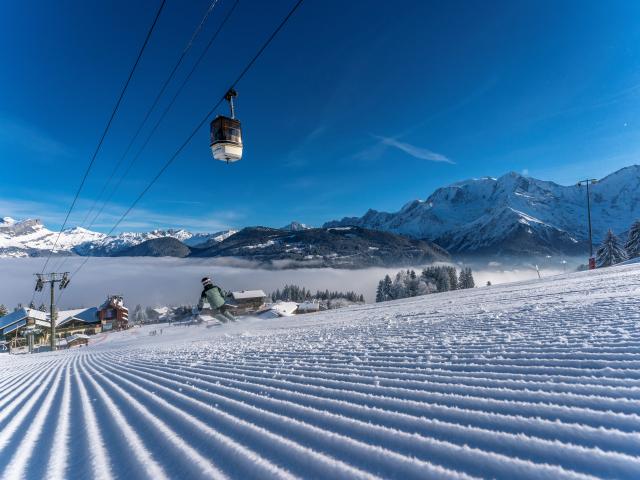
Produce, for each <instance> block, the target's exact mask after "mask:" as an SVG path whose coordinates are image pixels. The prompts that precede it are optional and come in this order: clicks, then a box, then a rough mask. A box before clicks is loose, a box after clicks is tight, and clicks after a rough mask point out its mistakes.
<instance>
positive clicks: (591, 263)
mask: <svg viewBox="0 0 640 480" xmlns="http://www.w3.org/2000/svg"><path fill="white" fill-rule="evenodd" d="M595 183H598V180H597V179H595V178H587V179H586V180H580V181H579V182H578V187H582V184H585V185H586V186H587V219H588V222H589V270H593V269H594V268H596V259H595V258H593V233H592V231H591V196H590V195H589V185H593V184H595Z"/></svg>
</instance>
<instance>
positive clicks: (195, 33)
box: [56, 0, 239, 270]
mask: <svg viewBox="0 0 640 480" xmlns="http://www.w3.org/2000/svg"><path fill="white" fill-rule="evenodd" d="M238 1H239V0H236V2H235V4H234V6H233V8H232V9H231V11H233V9H234V8H235V5H236V4H237V3H238ZM218 2H219V0H212V2H211V4H210V5H209V7H208V8H207V11H206V12H205V14H204V16H203V17H202V19H201V20H200V23H199V24H198V25H197V26H196V28H195V30H194V31H193V33H192V34H191V38H190V39H189V41H188V42H187V44H186V45H185V47H184V49H183V50H182V53H181V54H180V56H179V57H178V60H177V62H176V63H175V65H174V66H173V68H172V70H171V72H170V73H169V76H168V77H167V78H166V79H165V81H164V83H163V85H162V87H161V88H160V91H159V92H158V94H157V95H156V98H155V100H154V101H153V103H152V105H151V106H150V107H149V109H148V110H147V113H146V115H145V116H144V118H143V120H142V122H141V123H140V125H139V126H138V129H137V130H136V132H135V134H134V135H133V137H132V138H131V141H130V142H129V145H128V146H127V148H126V149H125V151H124V153H123V154H122V156H121V157H120V159H119V160H118V162H116V165H115V166H114V168H113V170H112V171H111V175H110V176H109V178H108V179H107V180H106V182H104V184H103V185H102V189H101V190H100V193H99V194H98V196H97V197H96V199H95V200H94V201H93V204H92V205H91V208H90V209H89V210H88V211H87V214H86V215H85V217H84V219H83V220H82V223H81V225H83V226H84V225H86V223H87V220H88V219H89V216H90V215H91V214H92V213H93V212H94V210H95V209H96V206H97V204H98V202H99V201H100V200H102V196H103V195H104V193H105V192H106V190H107V187H108V186H109V184H110V183H111V181H112V180H113V178H114V177H115V174H116V172H117V171H118V169H119V168H120V165H121V164H122V162H123V161H124V159H125V158H126V156H127V155H128V153H129V151H130V150H131V147H132V146H133V144H134V142H135V141H136V140H137V139H138V135H139V134H140V132H141V131H142V128H143V127H144V125H145V124H146V122H147V120H148V119H149V117H150V116H151V113H152V112H153V110H154V109H155V107H156V106H157V105H158V102H159V100H160V98H161V97H162V95H163V94H164V92H165V90H166V88H167V86H168V85H169V83H170V82H171V80H172V79H173V77H174V76H175V74H176V72H177V71H178V68H179V67H180V65H181V64H182V61H183V60H184V58H185V57H186V55H187V53H189V51H190V50H191V47H192V46H193V42H194V41H195V39H196V37H197V36H198V35H199V34H200V31H201V30H202V27H203V26H204V24H205V23H206V21H207V19H208V18H209V15H210V14H211V12H212V11H213V9H214V8H215V6H216V5H217V3H218ZM227 18H228V15H227ZM224 23H226V18H225V22H223V24H224ZM219 30H220V29H218V31H219ZM216 35H217V32H216ZM214 37H215V35H214ZM211 43H212V42H211V41H210V42H209V46H210V45H211ZM207 48H208V47H207ZM183 87H184V83H183V85H182V87H181V88H183ZM174 101H175V97H174ZM172 103H173V101H172ZM161 118H164V114H163V116H162V117H161ZM155 128H157V125H156V127H154V129H153V130H152V131H155ZM148 141H149V139H147V141H146V142H145V145H146V143H147V142H148ZM139 155H140V152H139V153H138V155H136V158H137V157H138V156H139ZM129 170H130V167H127V169H126V171H125V173H124V174H123V176H122V177H121V178H120V180H119V181H118V183H117V185H116V186H115V187H114V189H113V191H112V193H111V194H110V195H109V197H108V198H107V200H105V202H104V203H103V204H102V207H101V208H100V210H99V211H98V213H97V214H96V215H95V216H94V217H93V220H92V221H91V223H90V224H89V225H86V227H85V228H86V229H87V230H88V229H90V228H91V227H92V226H93V225H94V223H95V222H96V220H97V218H98V217H99V216H100V214H102V212H103V211H104V208H105V207H106V205H107V204H108V203H109V201H110V200H111V198H112V197H113V192H115V191H117V190H118V188H119V187H120V184H121V183H122V180H123V179H124V178H125V177H126V175H127V173H128V172H129ZM87 233H88V232H87V231H84V232H82V235H81V236H80V240H79V244H80V243H82V240H84V238H85V237H86V235H87ZM67 260H68V257H65V258H64V259H63V260H62V262H61V263H60V265H58V266H57V267H56V269H57V270H60V269H61V268H62V266H64V264H65V263H66V262H67Z"/></svg>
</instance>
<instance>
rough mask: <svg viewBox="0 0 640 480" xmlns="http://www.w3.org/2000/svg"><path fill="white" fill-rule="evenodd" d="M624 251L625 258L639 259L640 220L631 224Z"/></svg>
mask: <svg viewBox="0 0 640 480" xmlns="http://www.w3.org/2000/svg"><path fill="white" fill-rule="evenodd" d="M624 249H625V250H626V251H627V257H629V258H636V257H640V220H636V221H635V222H633V225H631V228H630V229H629V238H628V239H627V243H625V245H624Z"/></svg>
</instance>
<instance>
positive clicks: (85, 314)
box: [56, 307, 99, 326]
mask: <svg viewBox="0 0 640 480" xmlns="http://www.w3.org/2000/svg"><path fill="white" fill-rule="evenodd" d="M73 320H80V321H81V322H84V323H98V321H99V319H98V309H97V308H96V307H91V308H80V309H76V310H63V311H60V312H58V319H57V322H56V326H59V325H64V324H65V323H68V322H71V321H73Z"/></svg>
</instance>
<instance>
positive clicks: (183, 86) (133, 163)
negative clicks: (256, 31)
mask: <svg viewBox="0 0 640 480" xmlns="http://www.w3.org/2000/svg"><path fill="white" fill-rule="evenodd" d="M239 2H240V0H235V3H234V4H233V5H232V7H231V8H230V9H229V11H228V12H227V15H226V16H225V17H224V19H223V20H222V22H221V23H220V25H219V26H218V29H217V30H216V31H215V33H214V34H213V35H212V36H211V39H210V40H209V43H207V45H206V47H205V48H204V50H203V51H202V53H201V54H200V56H199V57H198V59H197V60H196V62H195V63H194V64H193V67H192V68H191V70H190V71H189V73H188V75H187V76H186V77H185V78H184V80H183V81H182V83H181V84H180V87H178V89H177V90H176V92H175V94H174V95H173V98H172V99H171V101H170V102H169V103H168V104H167V106H166V107H165V109H164V110H163V112H162V114H161V115H160V117H159V118H158V120H157V121H156V123H155V125H154V126H153V128H152V129H151V131H150V132H149V134H148V135H147V138H146V139H145V141H144V143H143V144H142V145H141V146H140V148H139V149H138V152H137V153H136V155H135V156H134V157H133V158H132V159H131V161H130V162H129V164H128V165H127V168H126V169H125V171H124V173H123V174H122V175H121V177H120V179H119V180H118V182H117V183H116V185H115V186H114V187H113V188H112V189H111V193H110V194H109V196H108V197H107V199H106V200H105V201H104V203H103V204H102V206H101V207H100V210H99V211H98V213H96V215H95V216H94V217H93V219H92V220H91V223H90V224H89V226H88V227H87V228H91V227H92V226H93V225H94V224H95V222H96V221H97V220H98V217H100V215H101V214H102V212H103V211H104V209H105V207H106V206H107V205H108V204H109V202H110V201H111V199H112V198H113V195H115V193H116V192H117V191H118V190H119V188H120V185H121V184H122V182H123V181H124V179H125V178H127V175H128V174H129V172H130V171H131V168H132V167H133V166H134V165H135V163H136V162H137V161H138V159H139V158H140V156H141V155H142V152H143V151H144V149H145V148H146V146H147V145H148V144H149V141H150V140H151V138H152V137H153V135H154V134H155V132H156V130H157V129H158V127H159V126H160V124H161V123H162V122H163V120H164V119H165V117H166V116H167V114H168V113H169V111H170V110H171V108H172V107H173V104H174V103H175V102H176V100H177V99H178V96H179V95H180V93H182V91H183V90H184V88H185V86H186V85H187V83H188V82H189V80H190V79H191V76H192V75H193V73H194V72H195V71H196V69H197V68H198V66H199V65H200V63H201V62H202V60H203V59H204V57H205V56H206V54H207V52H208V51H209V48H210V47H211V45H213V42H214V41H215V40H216V38H217V37H218V34H219V33H220V31H221V30H222V28H223V27H224V25H225V24H226V23H227V20H229V18H230V17H231V14H232V13H233V11H234V10H235V8H236V6H237V5H238V3H239Z"/></svg>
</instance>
